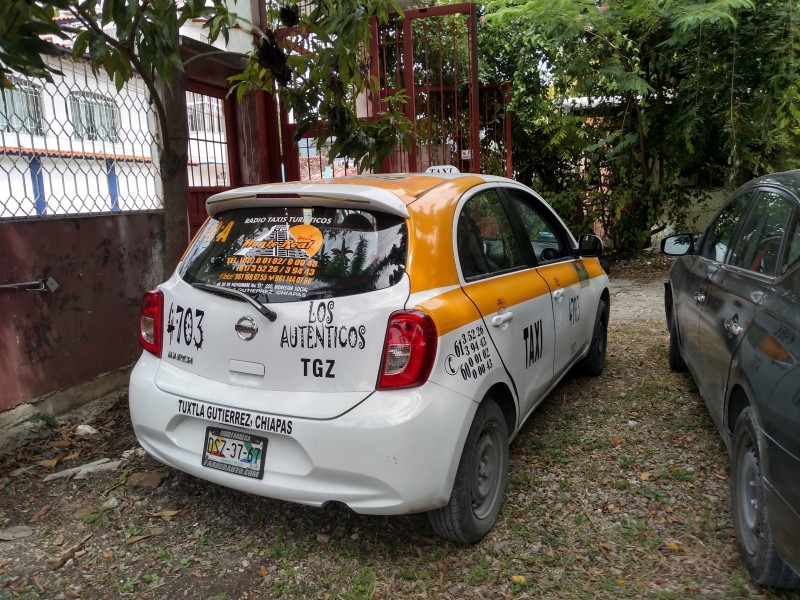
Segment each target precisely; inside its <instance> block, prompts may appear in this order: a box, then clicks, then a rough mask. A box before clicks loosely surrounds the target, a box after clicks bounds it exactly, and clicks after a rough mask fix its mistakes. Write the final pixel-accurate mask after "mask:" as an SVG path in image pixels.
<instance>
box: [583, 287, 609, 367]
mask: <svg viewBox="0 0 800 600" xmlns="http://www.w3.org/2000/svg"><path fill="white" fill-rule="evenodd" d="M607 340H608V306H607V305H606V303H605V300H600V303H599V304H598V305H597V316H596V317H595V319H594V332H593V333H592V342H591V344H590V345H589V354H587V355H586V357H585V358H584V359H583V360H582V361H581V362H580V363H578V369H579V370H580V372H581V373H583V374H584V375H589V376H590V377H597V376H598V375H601V374H602V373H603V368H604V367H605V366H606V342H607Z"/></svg>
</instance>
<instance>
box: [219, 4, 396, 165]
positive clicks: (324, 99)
mask: <svg viewBox="0 0 800 600" xmlns="http://www.w3.org/2000/svg"><path fill="white" fill-rule="evenodd" d="M288 6H291V5H288ZM390 7H391V8H393V9H395V10H399V7H397V5H396V4H395V3H394V2H393V1H392V2H390V3H388V4H387V3H386V2H384V1H383V0H325V1H321V2H318V3H315V4H314V5H313V10H311V11H310V12H309V13H301V12H300V11H299V10H298V11H291V10H287V8H286V7H283V8H282V9H280V10H275V9H272V10H270V11H269V17H270V19H271V22H272V23H273V28H272V29H270V30H268V31H266V32H264V33H263V34H262V35H259V36H257V37H256V39H255V40H254V49H253V51H252V52H251V53H250V55H249V60H248V63H247V67H246V68H245V70H244V71H243V72H242V74H241V75H237V76H234V77H232V78H231V81H232V83H233V84H234V86H233V89H232V92H234V93H235V94H236V95H237V97H238V98H239V99H241V98H242V97H243V96H244V95H245V94H246V93H248V92H249V91H251V90H253V89H264V90H268V91H271V92H274V93H278V94H279V96H280V100H281V103H282V105H283V106H284V107H285V108H286V109H289V110H291V112H292V115H293V116H294V119H295V122H296V124H297V130H296V133H295V139H297V140H299V139H300V138H302V137H303V135H304V134H306V133H308V132H309V131H311V130H313V129H315V128H317V127H318V126H319V125H320V123H321V122H324V123H325V124H326V127H325V128H322V129H319V130H318V135H317V136H316V137H317V143H318V145H319V147H320V148H322V147H324V146H326V145H328V144H330V151H329V152H328V156H329V159H330V160H331V161H332V160H333V159H334V158H336V157H350V158H352V159H354V160H355V162H356V164H357V165H358V169H359V171H364V170H366V169H370V168H377V167H378V166H379V165H380V164H381V162H383V160H384V159H386V158H387V157H388V156H389V155H390V154H391V153H392V152H393V151H394V150H395V149H396V148H397V147H398V146H399V145H403V146H405V147H406V148H407V147H408V146H409V135H410V134H411V130H412V127H411V123H410V122H409V121H408V119H407V118H406V117H405V115H404V114H403V105H404V104H405V102H406V101H407V98H406V96H405V94H403V93H395V94H392V95H389V96H386V97H382V98H381V103H382V106H383V110H382V111H380V112H379V114H377V115H376V116H375V117H373V118H370V119H367V120H364V119H359V118H358V116H357V110H356V103H357V101H358V98H359V95H361V94H367V95H368V96H372V95H377V94H378V92H379V90H378V87H379V82H378V79H377V77H375V76H373V75H371V73H370V66H371V62H370V59H368V58H367V54H366V48H368V47H369V40H370V35H371V33H370V19H372V18H374V19H376V20H377V22H378V23H380V24H383V23H386V22H387V21H388V18H389V8H390ZM287 25H292V26H291V28H288V29H287V28H286V26H287ZM281 26H283V28H282V29H281Z"/></svg>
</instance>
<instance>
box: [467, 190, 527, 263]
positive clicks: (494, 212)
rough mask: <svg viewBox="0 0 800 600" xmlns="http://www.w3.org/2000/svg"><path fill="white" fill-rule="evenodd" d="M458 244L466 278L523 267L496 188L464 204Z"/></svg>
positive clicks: (481, 193)
mask: <svg viewBox="0 0 800 600" xmlns="http://www.w3.org/2000/svg"><path fill="white" fill-rule="evenodd" d="M456 245H457V247H458V259H459V262H460V264H461V273H462V275H463V276H464V279H476V278H480V277H482V276H486V275H491V274H493V273H498V272H502V271H506V270H509V269H514V268H518V267H522V266H523V261H522V259H521V256H520V252H519V248H518V246H517V241H516V238H515V237H514V232H513V230H512V228H511V223H510V221H509V220H508V216H507V215H506V213H505V210H504V209H503V206H502V203H501V202H500V197H499V196H498V195H497V192H496V191H495V190H486V191H484V192H480V193H478V194H476V195H475V196H473V197H472V198H470V199H469V200H467V202H466V203H464V206H462V207H461V213H460V214H459V216H458V223H457V227H456Z"/></svg>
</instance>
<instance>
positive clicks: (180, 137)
mask: <svg viewBox="0 0 800 600" xmlns="http://www.w3.org/2000/svg"><path fill="white" fill-rule="evenodd" d="M156 87H157V88H158V91H159V96H160V97H161V100H162V102H163V106H164V112H165V114H166V122H164V123H159V125H160V132H161V137H162V148H161V156H160V161H159V162H160V168H161V189H162V190H163V193H164V235H165V240H164V278H165V279H166V278H168V277H169V276H170V275H171V274H172V271H173V270H174V269H175V267H176V266H177V264H178V261H180V259H181V256H183V252H184V251H185V250H186V245H187V244H188V242H189V220H188V216H187V191H188V183H187V162H188V154H189V153H188V147H189V125H188V120H187V109H186V74H185V73H184V72H183V71H180V70H178V69H175V68H173V69H172V81H171V82H170V83H169V84H168V83H167V82H166V81H165V80H164V79H163V78H162V77H160V76H156Z"/></svg>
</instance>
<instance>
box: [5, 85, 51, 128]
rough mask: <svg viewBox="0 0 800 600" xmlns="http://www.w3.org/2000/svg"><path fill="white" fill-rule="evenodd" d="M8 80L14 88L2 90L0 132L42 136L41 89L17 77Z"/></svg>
mask: <svg viewBox="0 0 800 600" xmlns="http://www.w3.org/2000/svg"><path fill="white" fill-rule="evenodd" d="M9 80H10V81H11V83H13V84H14V87H13V88H11V89H4V90H3V105H2V107H0V130H2V131H8V132H12V133H28V134H31V135H44V119H43V118H42V117H43V115H42V87H41V86H39V85H35V84H33V83H29V82H27V81H25V80H24V79H20V78H19V77H14V76H10V77H9Z"/></svg>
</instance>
